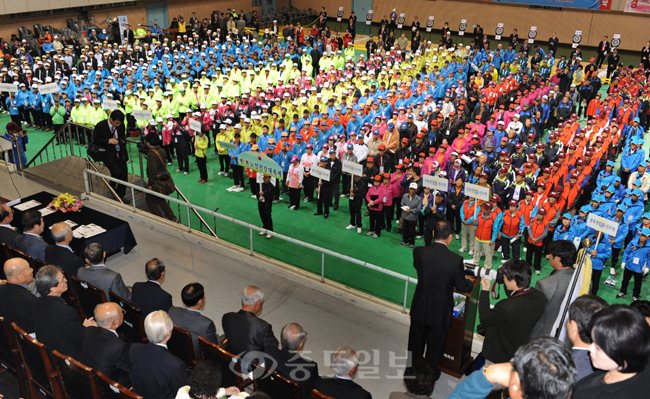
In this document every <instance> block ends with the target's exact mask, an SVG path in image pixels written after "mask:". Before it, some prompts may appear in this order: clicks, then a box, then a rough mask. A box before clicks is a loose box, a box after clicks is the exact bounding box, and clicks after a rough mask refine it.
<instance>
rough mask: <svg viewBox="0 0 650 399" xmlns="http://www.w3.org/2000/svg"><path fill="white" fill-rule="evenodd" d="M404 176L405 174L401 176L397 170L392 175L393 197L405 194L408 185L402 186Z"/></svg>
mask: <svg viewBox="0 0 650 399" xmlns="http://www.w3.org/2000/svg"><path fill="white" fill-rule="evenodd" d="M403 177H404V174H402V175H401V176H400V175H398V174H397V172H393V174H392V175H390V182H391V184H392V185H393V198H402V197H403V196H404V191H405V190H406V187H402V185H401V184H400V183H401V181H402V178H403Z"/></svg>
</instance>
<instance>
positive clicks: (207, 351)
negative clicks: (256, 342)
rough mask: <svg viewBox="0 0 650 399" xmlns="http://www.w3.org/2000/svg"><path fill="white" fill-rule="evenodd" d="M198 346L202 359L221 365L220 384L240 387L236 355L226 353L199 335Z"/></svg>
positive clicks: (239, 372)
mask: <svg viewBox="0 0 650 399" xmlns="http://www.w3.org/2000/svg"><path fill="white" fill-rule="evenodd" d="M199 348H201V358H202V359H203V360H212V361H215V362H216V363H218V364H219V366H220V367H221V374H222V375H223V378H222V381H221V385H222V386H224V387H240V386H241V385H242V378H241V367H240V364H239V358H238V357H237V356H235V355H233V354H231V353H228V352H227V351H226V350H225V349H223V348H222V347H220V346H219V345H217V344H213V343H212V342H210V341H206V340H205V338H203V337H199Z"/></svg>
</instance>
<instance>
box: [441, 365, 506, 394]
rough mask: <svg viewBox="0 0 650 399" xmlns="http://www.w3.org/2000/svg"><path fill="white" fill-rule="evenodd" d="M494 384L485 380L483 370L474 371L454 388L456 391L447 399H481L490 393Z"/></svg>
mask: <svg viewBox="0 0 650 399" xmlns="http://www.w3.org/2000/svg"><path fill="white" fill-rule="evenodd" d="M494 385H495V384H493V383H491V382H490V381H488V379H487V378H485V374H484V373H483V370H482V369H481V370H476V371H475V372H473V373H472V374H470V375H469V377H467V378H465V381H463V382H461V383H460V384H458V385H457V386H456V390H455V391H454V392H452V393H451V395H449V396H447V399H483V398H485V397H486V396H487V395H489V394H490V392H492V388H493V387H494Z"/></svg>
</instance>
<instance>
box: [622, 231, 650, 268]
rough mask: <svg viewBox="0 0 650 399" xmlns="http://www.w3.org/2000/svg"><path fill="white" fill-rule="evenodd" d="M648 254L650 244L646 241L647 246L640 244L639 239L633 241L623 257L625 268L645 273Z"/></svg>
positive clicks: (626, 248) (649, 252)
mask: <svg viewBox="0 0 650 399" xmlns="http://www.w3.org/2000/svg"><path fill="white" fill-rule="evenodd" d="M648 254H650V243H648V242H647V241H646V243H645V244H643V245H641V244H640V243H639V237H637V238H635V239H634V240H632V241H631V242H630V243H629V244H628V245H627V246H626V247H625V255H623V263H624V264H625V268H626V269H628V270H630V271H632V272H636V273H641V272H642V271H643V266H644V265H645V264H646V263H647V262H648Z"/></svg>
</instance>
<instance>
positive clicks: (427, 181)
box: [422, 175, 449, 193]
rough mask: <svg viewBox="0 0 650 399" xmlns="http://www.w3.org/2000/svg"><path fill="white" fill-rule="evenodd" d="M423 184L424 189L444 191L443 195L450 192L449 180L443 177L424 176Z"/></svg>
mask: <svg viewBox="0 0 650 399" xmlns="http://www.w3.org/2000/svg"><path fill="white" fill-rule="evenodd" d="M422 184H423V185H424V187H429V188H430V189H432V190H438V191H442V192H443V193H446V192H447V191H448V190H449V180H447V179H443V178H442V177H437V176H430V175H424V176H422Z"/></svg>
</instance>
